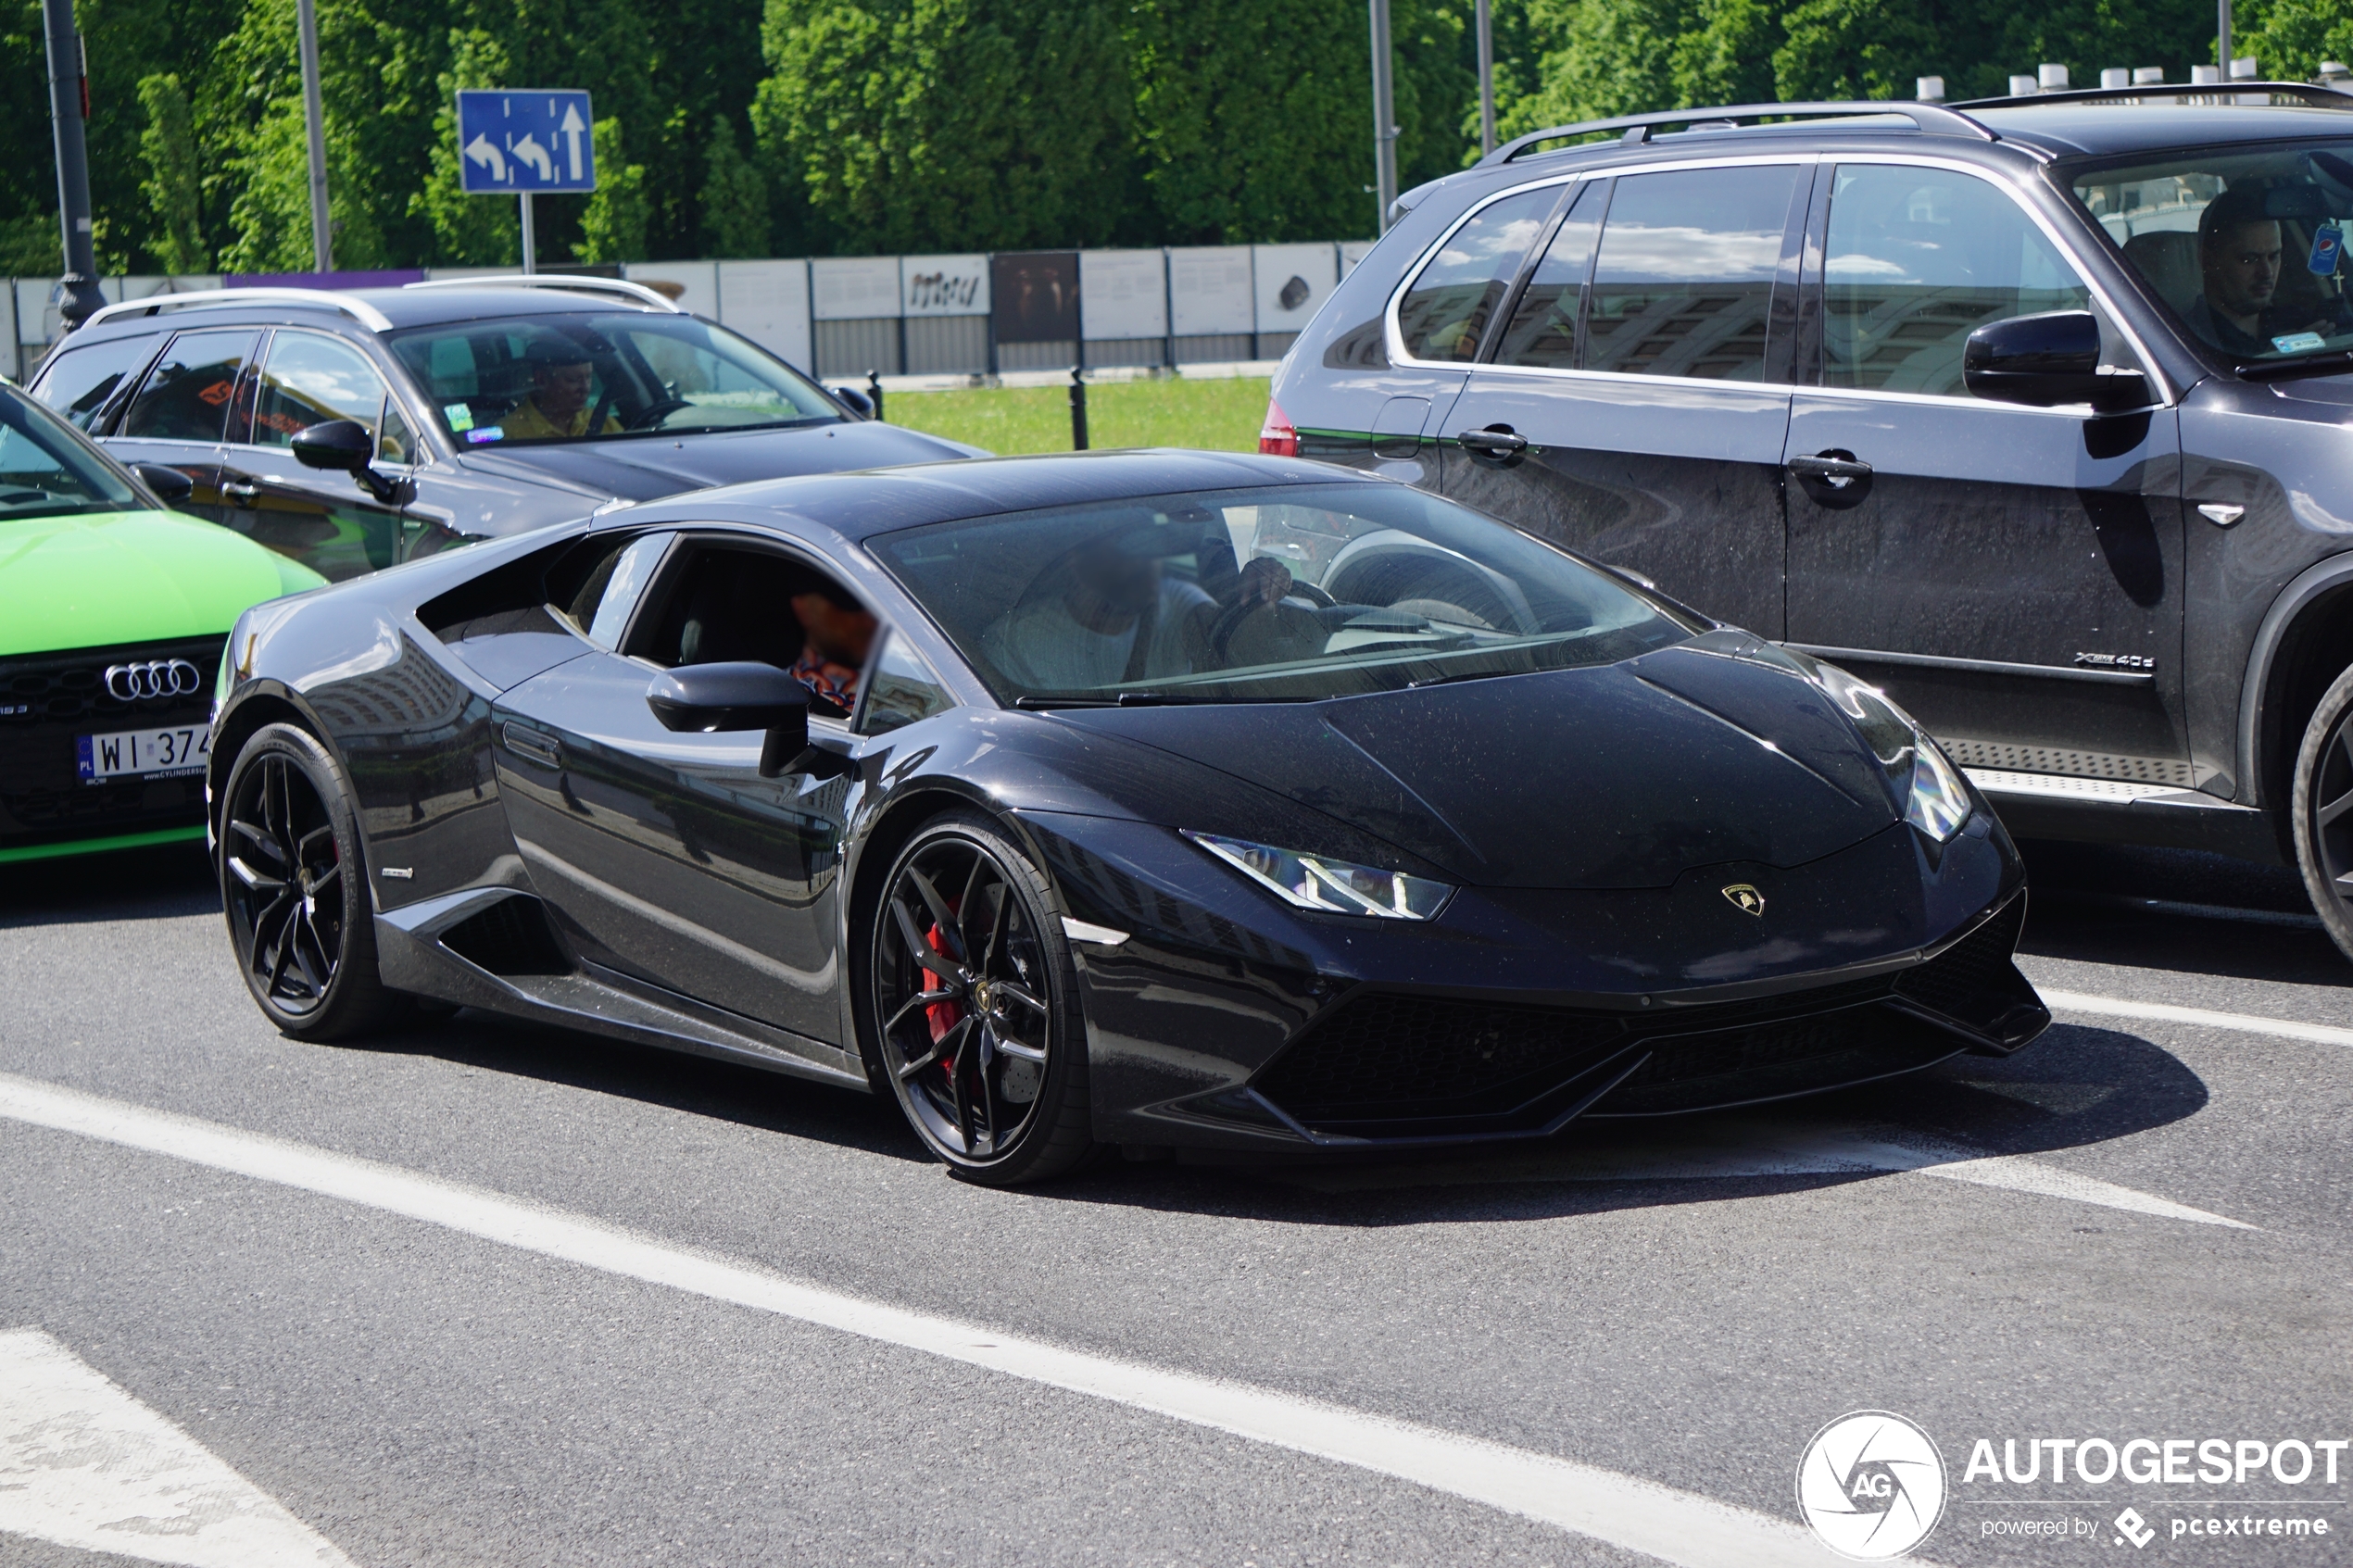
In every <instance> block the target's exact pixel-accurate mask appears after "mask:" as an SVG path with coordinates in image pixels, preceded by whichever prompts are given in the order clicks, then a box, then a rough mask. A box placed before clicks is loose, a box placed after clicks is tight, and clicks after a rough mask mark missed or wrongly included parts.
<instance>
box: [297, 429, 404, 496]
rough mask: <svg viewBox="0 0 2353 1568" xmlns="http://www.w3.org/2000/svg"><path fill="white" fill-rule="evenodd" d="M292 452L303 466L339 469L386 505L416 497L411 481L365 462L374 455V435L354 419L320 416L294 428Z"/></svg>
mask: <svg viewBox="0 0 2353 1568" xmlns="http://www.w3.org/2000/svg"><path fill="white" fill-rule="evenodd" d="M294 455H295V461H296V462H298V463H300V464H301V465H302V466H303V467H304V468H307V469H341V470H343V471H344V472H346V473H347V474H349V475H350V476H351V477H352V478H354V479H356V480H358V481H359V483H361V484H363V485H365V486H366V487H367V490H368V494H369V495H373V496H374V497H375V498H376V499H377V500H378V501H380V502H382V503H383V504H384V505H385V506H387V507H405V506H407V505H408V504H409V502H411V501H413V500H415V499H416V498H417V486H416V483H415V482H414V481H412V480H406V479H386V478H385V477H384V475H382V474H380V473H378V472H377V471H376V470H374V469H372V468H370V467H369V466H368V460H369V459H370V458H373V457H374V456H375V455H376V438H375V436H374V435H373V434H372V433H371V432H370V431H369V429H368V427H367V426H366V425H363V424H361V423H360V422H359V420H321V421H320V422H319V423H317V424H315V425H312V426H310V427H308V429H306V430H299V431H296V433H295V438H294Z"/></svg>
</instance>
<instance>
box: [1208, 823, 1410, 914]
mask: <svg viewBox="0 0 2353 1568" xmlns="http://www.w3.org/2000/svg"><path fill="white" fill-rule="evenodd" d="M1180 831H1182V830H1180ZM1183 836H1184V837H1185V838H1186V839H1188V840H1189V841H1190V842H1192V843H1194V844H1198V845H1200V846H1201V847H1202V848H1203V849H1206V850H1208V851H1209V852H1210V853H1211V854H1212V855H1214V856H1216V857H1217V858H1218V859H1221V860H1223V861H1225V862H1226V863H1227V865H1229V866H1231V867H1233V868H1234V869H1235V870H1236V871H1238V872H1241V873H1242V875H1244V876H1246V877H1248V878H1250V879H1251V881H1252V882H1254V883H1256V884H1259V885H1260V886H1261V887H1264V888H1265V889H1266V890H1267V891H1268V892H1270V893H1272V894H1274V895H1275V896H1276V897H1278V898H1280V899H1282V900H1283V902H1285V903H1287V904H1290V905H1292V906H1294V907H1295V908H1298V909H1320V910H1322V911H1324V912H1325V913H1326V914H1335V915H1371V916H1373V917H1375V918H1377V919H1379V920H1428V919H1429V918H1430V917H1431V916H1433V915H1435V914H1437V913H1438V910H1439V908H1440V906H1441V905H1443V904H1444V903H1445V902H1446V896H1447V895H1448V894H1450V893H1452V892H1453V891H1454V890H1453V888H1452V887H1449V886H1447V885H1446V884H1444V883H1442V882H1432V881H1430V880H1429V879H1428V877H1420V876H1407V875H1406V874H1405V873H1404V872H1385V871H1381V870H1379V869H1378V868H1377V867H1373V866H1358V865H1352V864H1350V863H1349V862H1348V861H1346V860H1334V859H1327V857H1325V856H1322V855H1306V854H1302V853H1301V852H1300V851H1298V850H1296V849H1277V848H1275V847H1273V846H1271V845H1265V844H1252V843H1251V842H1250V841H1249V840H1247V839H1240V838H1219V837H1217V836H1215V835H1214V834H1206V833H1192V832H1189V831H1185V832H1184V833H1183Z"/></svg>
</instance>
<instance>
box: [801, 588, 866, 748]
mask: <svg viewBox="0 0 2353 1568" xmlns="http://www.w3.org/2000/svg"><path fill="white" fill-rule="evenodd" d="M788 602H789V603H790V604H791V605H792V612H793V619H795V620H796V621H799V622H800V630H801V635H802V638H803V641H802V643H801V648H800V658H799V659H796V660H795V661H794V663H793V666H792V670H791V674H792V678H793V679H794V680H796V681H799V683H800V684H802V685H804V686H807V687H808V688H809V695H810V696H812V697H814V698H816V699H817V700H818V701H820V702H825V703H831V704H832V705H833V706H835V707H836V708H838V709H840V710H841V711H842V713H843V714H844V715H845V716H847V715H848V714H849V712H850V711H851V710H852V709H855V708H856V707H857V706H858V672H859V671H861V670H863V669H864V668H865V667H866V656H867V654H869V653H871V652H872V651H873V650H874V646H875V629H876V627H877V625H878V624H879V623H878V622H877V621H875V616H874V612H873V611H871V610H869V609H867V608H865V607H864V606H863V605H861V604H860V603H859V602H858V601H857V600H856V599H853V598H851V597H850V596H849V593H848V591H847V590H844V589H841V588H838V587H836V586H835V585H834V584H832V583H829V582H825V581H824V580H818V581H815V582H812V583H811V584H810V585H809V586H808V587H807V588H805V589H803V590H801V591H800V592H799V593H797V594H795V595H793V596H792V598H791V599H790V600H789V601H788Z"/></svg>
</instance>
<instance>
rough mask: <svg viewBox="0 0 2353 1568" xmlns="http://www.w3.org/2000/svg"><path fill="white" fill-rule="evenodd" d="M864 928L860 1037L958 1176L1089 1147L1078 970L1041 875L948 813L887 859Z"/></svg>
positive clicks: (971, 822) (974, 820)
mask: <svg viewBox="0 0 2353 1568" xmlns="http://www.w3.org/2000/svg"><path fill="white" fill-rule="evenodd" d="M868 926H869V929H868V933H867V953H868V961H867V965H866V985H867V995H866V998H865V1000H866V1002H867V1004H868V1005H867V1043H868V1048H869V1051H870V1053H871V1054H870V1060H872V1061H873V1062H874V1063H875V1067H876V1069H877V1073H876V1076H877V1077H878V1078H879V1079H880V1080H881V1081H882V1082H883V1083H885V1084H887V1085H889V1086H890V1090H891V1092H892V1094H893V1095H894V1096H895V1097H896V1098H898V1101H899V1108H900V1110H901V1111H903V1112H905V1114H906V1117H907V1122H908V1124H909V1125H910V1126H912V1128H913V1129H914V1131H915V1135H916V1136H917V1137H919V1138H921V1139H922V1140H923V1142H924V1144H925V1147H926V1148H929V1149H930V1150H931V1152H932V1153H933V1154H934V1155H936V1156H937V1157H938V1158H939V1159H940V1160H943V1161H945V1162H946V1164H947V1165H948V1167H949V1169H950V1172H952V1173H954V1174H956V1175H957V1176H960V1177H962V1178H963V1179H964V1180H966V1181H972V1182H978V1183H983V1184H985V1185H991V1186H1010V1185H1013V1184H1014V1183H1017V1182H1033V1181H1041V1180H1043V1179H1045V1178H1047V1177H1049V1176H1053V1175H1058V1174H1060V1173H1063V1172H1064V1171H1067V1170H1069V1169H1071V1168H1072V1167H1073V1166H1075V1165H1076V1164H1077V1163H1078V1162H1079V1161H1080V1160H1083V1159H1085V1158H1086V1156H1087V1155H1088V1152H1089V1151H1090V1150H1091V1148H1093V1137H1092V1133H1091V1124H1092V1123H1091V1117H1090V1115H1089V1111H1088V1082H1087V1079H1088V1074H1087V1048H1086V1028H1085V1021H1084V1017H1083V1015H1082V1014H1081V1012H1080V1010H1079V1007H1078V1001H1077V997H1078V977H1077V972H1076V969H1075V968H1074V966H1073V965H1072V963H1071V958H1070V947H1069V944H1068V942H1067V941H1066V940H1065V939H1064V937H1063V930H1062V922H1061V921H1060V920H1058V919H1056V918H1055V917H1054V915H1053V913H1052V901H1051V896H1050V889H1049V886H1048V884H1047V882H1046V879H1045V877H1044V875H1043V874H1042V873H1041V872H1038V868H1037V867H1036V866H1034V865H1032V864H1031V863H1030V860H1029V859H1028V857H1027V856H1026V855H1024V854H1023V853H1022V851H1021V849H1020V847H1018V846H1017V845H1015V844H1013V842H1012V841H1010V840H1009V839H1008V838H1006V837H1005V836H1004V834H1002V833H1000V831H999V830H998V828H997V826H996V824H994V823H993V822H989V821H988V819H987V818H984V817H981V816H979V815H977V814H975V813H970V812H961V811H960V812H956V813H953V814H950V815H949V816H945V817H941V818H938V819H937V820H935V821H933V822H928V823H926V824H925V825H924V826H923V827H922V828H920V829H918V830H917V831H916V833H915V835H914V836H913V837H912V839H910V840H909V841H908V843H907V845H906V847H904V848H902V849H901V850H900V852H899V856H898V859H896V860H895V861H894V862H893V863H892V865H891V868H890V872H889V875H888V876H887V877H886V878H885V879H884V882H883V884H882V896H881V897H880V898H879V899H878V900H876V902H875V909H874V912H873V914H872V915H871V916H870V917H869V922H868Z"/></svg>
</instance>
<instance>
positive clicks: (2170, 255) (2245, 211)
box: [2072, 142, 2353, 364]
mask: <svg viewBox="0 0 2353 1568" xmlns="http://www.w3.org/2000/svg"><path fill="white" fill-rule="evenodd" d="M2072 183H2073V185H2074V187H2075V194H2076V195H2077V196H2078V197H2079V198H2081V199H2082V203H2083V205H2084V206H2085V207H2089V208H2090V209H2091V212H2092V216H2093V217H2095V218H2096V219H2098V220H2099V221H2100V224H2101V226H2102V227H2103V228H2105V229H2106V230H2107V231H2108V237H2109V238H2111V239H2113V240H2114V241H2115V242H2116V243H2117V245H2119V246H2120V247H2121V248H2122V250H2123V252H2124V258H2125V259H2126V260H2127V261H2129V262H2131V263H2132V264H2133V267H2134V268H2136V269H2137V270H2139V271H2140V274H2141V276H2142V277H2143V278H2145V279H2146V280H2147V281H2148V283H2149V286H2150V287H2151V288H2153V289H2155V290H2156V291H2157V293H2158V295H2161V296H2162V297H2163V298H2164V300H2165V302H2166V303H2167V304H2168V305H2170V306H2171V307H2173V312H2174V314H2175V315H2177V316H2179V317H2180V318H2181V319H2182V320H2183V322H2184V323H2185V324H2187V326H2188V327H2189V329H2190V331H2191V332H2192V333H2193V334H2195V335H2196V337H2197V338H2198V339H2199V340H2200V341H2202V342H2204V343H2206V344H2207V345H2209V346H2211V347H2214V348H2218V349H2221V351H2222V352H2223V353H2225V354H2227V355H2229V356H2230V357H2231V358H2233V359H2237V360H2239V361H2241V362H2242V363H2247V364H2255V363H2259V362H2263V361H2273V362H2282V361H2289V362H2292V361H2294V360H2296V359H2298V358H2305V357H2308V356H2313V355H2332V356H2334V355H2335V354H2337V353H2340V352H2342V351H2344V350H2346V349H2348V348H2353V305H2348V303H2347V299H2346V297H2345V284H2344V278H2345V266H2344V260H2345V232H2346V225H2347V220H2348V219H2353V142H2330V143H2320V144H2307V145H2303V146H2296V145H2279V144H2272V145H2270V146H2264V147H2248V146H2246V145H2245V144H2238V145H2232V146H2221V147H2214V148H2208V149H2201V150H2197V151H2193V152H2184V153H2174V154H2170V155H2168V156H2167V157H2164V158H2163V159H2161V160H2158V161H2156V162H2147V163H2137V164H2134V165H2133V166H2131V167H2129V168H2108V169H2097V170H2094V171H2089V172H2084V173H2080V174H2077V175H2075V176H2074V177H2073V179H2072Z"/></svg>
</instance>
